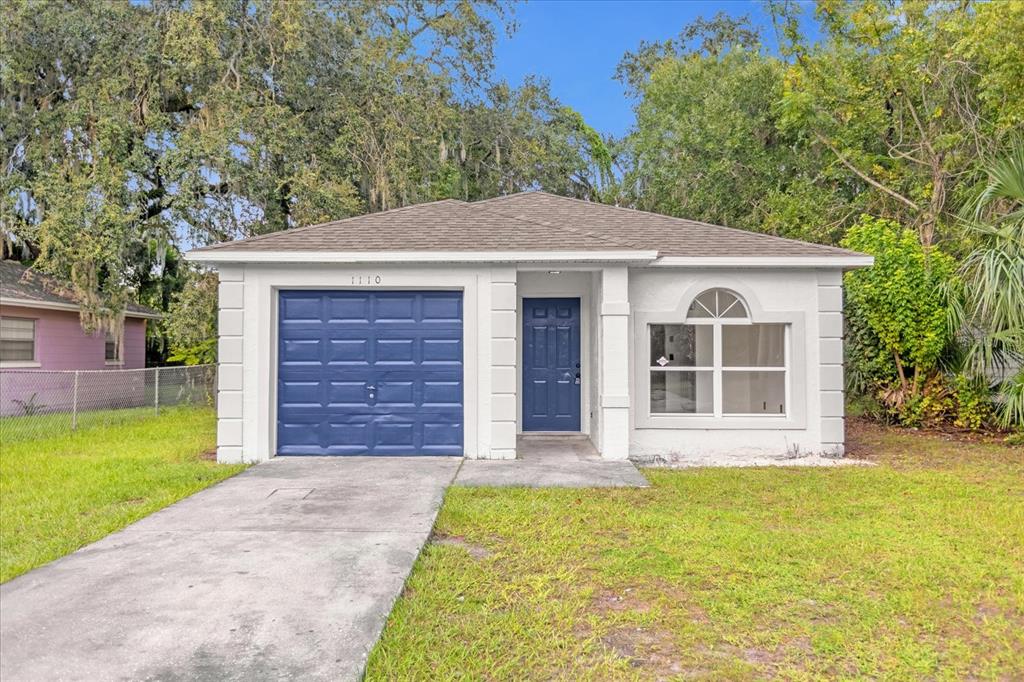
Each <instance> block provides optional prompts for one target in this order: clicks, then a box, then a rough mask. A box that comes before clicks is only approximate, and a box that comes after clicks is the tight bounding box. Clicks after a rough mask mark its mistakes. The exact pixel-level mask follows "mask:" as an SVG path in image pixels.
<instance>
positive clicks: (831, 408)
mask: <svg viewBox="0 0 1024 682" xmlns="http://www.w3.org/2000/svg"><path fill="white" fill-rule="evenodd" d="M818 335H819V339H820V345H821V360H820V367H819V374H818V387H819V391H818V392H819V400H820V409H821V448H822V452H823V453H824V454H829V455H842V454H843V451H844V448H845V445H844V442H845V433H844V432H845V428H844V426H845V424H844V421H845V420H844V397H845V396H844V393H843V280H842V273H841V272H840V271H839V270H828V271H821V272H819V274H818Z"/></svg>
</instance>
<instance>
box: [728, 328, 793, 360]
mask: <svg viewBox="0 0 1024 682" xmlns="http://www.w3.org/2000/svg"><path fill="white" fill-rule="evenodd" d="M785 364H786V325H784V324H751V325H746V324H744V325H722V366H723V367H784V366H785Z"/></svg>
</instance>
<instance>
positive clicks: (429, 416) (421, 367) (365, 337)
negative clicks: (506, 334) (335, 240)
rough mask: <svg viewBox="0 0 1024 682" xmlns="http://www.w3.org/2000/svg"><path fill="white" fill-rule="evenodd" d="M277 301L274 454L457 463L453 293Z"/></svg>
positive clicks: (457, 331)
mask: <svg viewBox="0 0 1024 682" xmlns="http://www.w3.org/2000/svg"><path fill="white" fill-rule="evenodd" d="M280 299H281V303H280V308H279V313H280V326H279V351H278V352H279V364H278V452H279V454H320V455H323V454H349V455H351V454H379V455H411V454H424V455H425V454H430V455H456V454H461V453H462V448H463V431H464V424H463V405H462V400H463V388H464V387H463V366H462V365H463V342H462V333H463V329H462V295H461V293H459V292H450V291H429V292H416V291H408V292H378V291H374V292H364V291H319V292H313V291H302V292H292V291H284V292H281V293H280ZM314 311H315V312H314ZM313 315H315V317H311V316H313Z"/></svg>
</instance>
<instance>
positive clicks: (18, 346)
mask: <svg viewBox="0 0 1024 682" xmlns="http://www.w3.org/2000/svg"><path fill="white" fill-rule="evenodd" d="M35 337H36V321H35V320H31V319H26V318H22V317H0V360H2V361H6V362H14V361H21V362H24V361H29V362H31V361H32V360H35V357H36V352H35V351H36V342H35Z"/></svg>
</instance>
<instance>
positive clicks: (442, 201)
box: [192, 197, 469, 251]
mask: <svg viewBox="0 0 1024 682" xmlns="http://www.w3.org/2000/svg"><path fill="white" fill-rule="evenodd" d="M447 203H452V204H457V205H460V206H469V202H467V201H463V200H461V199H452V198H450V197H449V198H446V199H435V200H434V201H427V202H424V203H422V204H407V205H406V206H398V207H397V208H389V209H387V210H386V211H376V212H373V213H360V214H359V215H350V216H348V217H347V218H339V219H337V220H325V221H324V222H322V223H313V224H312V225H302V226H301V227H286V228H285V229H283V230H275V231H274V232H267V233H265V234H257V235H254V236H252V237H246V238H245V239H232V240H231V241H226V242H218V243H216V244H207V245H206V246H200V247H199V248H196V249H192V250H193V251H206V250H215V249H220V248H231V247H233V246H237V245H238V244H242V243H245V244H251V243H252V242H258V241H261V240H263V239H266V238H267V237H273V236H275V235H279V234H283V233H285V232H287V233H289V234H295V233H296V232H305V231H306V230H309V229H312V228H314V227H327V226H328V225H337V224H339V223H347V222H349V221H351V220H356V219H358V218H366V217H369V216H378V215H386V214H393V213H401V212H403V211H408V210H411V209H414V208H423V207H424V206H433V205H434V204H447Z"/></svg>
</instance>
